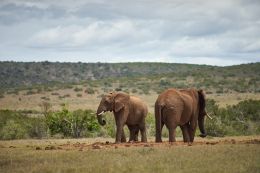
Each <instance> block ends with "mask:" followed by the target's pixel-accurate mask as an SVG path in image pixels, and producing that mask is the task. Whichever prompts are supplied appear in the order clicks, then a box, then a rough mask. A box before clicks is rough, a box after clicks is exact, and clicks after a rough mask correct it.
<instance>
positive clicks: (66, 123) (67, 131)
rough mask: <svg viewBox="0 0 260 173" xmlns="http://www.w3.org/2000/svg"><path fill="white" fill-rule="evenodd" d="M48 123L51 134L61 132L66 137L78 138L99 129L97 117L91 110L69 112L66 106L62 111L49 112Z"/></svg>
mask: <svg viewBox="0 0 260 173" xmlns="http://www.w3.org/2000/svg"><path fill="white" fill-rule="evenodd" d="M46 123H47V126H48V128H49V129H50V132H51V135H54V134H59V133H61V134H63V135H64V136H66V137H74V138H78V137H81V136H83V134H86V132H95V131H98V130H99V125H98V124H97V122H96V118H95V116H93V115H92V112H91V111H89V110H86V111H83V110H77V111H74V112H69V111H68V109H67V108H66V107H63V109H62V111H58V112H54V113H51V114H49V115H48V116H47V117H46Z"/></svg>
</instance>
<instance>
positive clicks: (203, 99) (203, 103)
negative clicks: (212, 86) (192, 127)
mask: <svg viewBox="0 0 260 173" xmlns="http://www.w3.org/2000/svg"><path fill="white" fill-rule="evenodd" d="M198 95H199V115H202V114H203V113H205V107H206V96H205V93H204V91H203V90H198Z"/></svg>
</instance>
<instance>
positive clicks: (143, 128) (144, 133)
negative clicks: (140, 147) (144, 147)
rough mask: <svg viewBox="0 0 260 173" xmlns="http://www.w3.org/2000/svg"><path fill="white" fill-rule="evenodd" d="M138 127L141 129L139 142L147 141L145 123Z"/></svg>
mask: <svg viewBox="0 0 260 173" xmlns="http://www.w3.org/2000/svg"><path fill="white" fill-rule="evenodd" d="M139 128H140V131H141V142H147V137H146V127H145V124H142V125H141V126H140V127H139Z"/></svg>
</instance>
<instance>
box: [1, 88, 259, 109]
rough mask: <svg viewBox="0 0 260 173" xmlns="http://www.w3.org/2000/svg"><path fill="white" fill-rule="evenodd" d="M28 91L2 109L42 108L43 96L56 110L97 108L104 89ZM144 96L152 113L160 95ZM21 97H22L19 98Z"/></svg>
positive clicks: (231, 96) (238, 97) (222, 101)
mask: <svg viewBox="0 0 260 173" xmlns="http://www.w3.org/2000/svg"><path fill="white" fill-rule="evenodd" d="M25 93H26V91H23V92H20V93H19V94H18V95H15V94H8V95H5V97H4V98H1V99H0V108H1V109H10V110H24V109H26V110H38V111H40V110H41V107H40V106H39V105H40V104H41V103H42V102H43V101H44V100H43V99H41V98H42V97H46V98H49V99H50V100H49V101H48V102H50V103H51V104H52V106H53V109H54V110H60V109H61V105H62V104H64V103H65V104H68V106H69V109H70V110H76V109H92V110H96V108H97V106H98V104H99V102H100V97H99V96H100V95H101V94H103V91H101V90H98V93H95V94H93V95H91V94H86V93H85V92H84V90H83V91H80V92H75V91H74V90H73V89H64V90H56V91H51V92H44V93H40V94H32V95H24V94H25ZM52 93H58V94H59V95H52ZM68 94H69V95H70V97H66V98H62V99H60V98H59V96H64V95H68ZM77 94H82V97H77ZM133 95H136V96H139V97H140V98H142V99H143V100H144V101H145V102H146V103H147V105H148V109H149V112H150V113H153V112H154V108H153V107H154V102H155V100H156V99H157V97H158V94H157V93H155V92H150V94H149V95H139V94H137V93H136V94H133ZM19 98H20V99H19ZM207 98H209V99H214V100H215V101H216V102H217V103H218V104H219V105H220V106H221V107H225V106H226V105H233V104H237V103H238V102H239V101H242V100H246V99H258V100H260V93H228V94H227V93H225V94H209V95H207Z"/></svg>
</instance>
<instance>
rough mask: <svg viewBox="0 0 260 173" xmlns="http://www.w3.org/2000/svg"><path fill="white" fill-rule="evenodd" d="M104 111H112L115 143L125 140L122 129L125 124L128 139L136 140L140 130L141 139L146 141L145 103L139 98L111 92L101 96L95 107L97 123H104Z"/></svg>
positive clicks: (146, 110)
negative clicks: (128, 135)
mask: <svg viewBox="0 0 260 173" xmlns="http://www.w3.org/2000/svg"><path fill="white" fill-rule="evenodd" d="M106 111H110V112H113V113H114V117H115V121H116V127H117V129H116V141H115V142H116V143H120V142H126V137H125V133H124V130H123V127H124V125H125V124H126V125H127V127H128V129H129V131H130V138H129V141H138V132H139V130H140V131H141V141H142V142H147V138H146V127H145V117H146V116H147V112H148V109H147V105H146V104H145V103H144V102H143V101H142V100H141V99H139V98H137V97H134V96H129V95H128V94H126V93H120V92H111V93H109V94H106V95H105V96H103V98H102V100H101V101H100V104H99V106H98V109H97V113H96V114H97V119H98V122H99V124H101V125H105V124H106V121H105V120H104V119H103V118H102V114H103V113H105V112H106Z"/></svg>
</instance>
